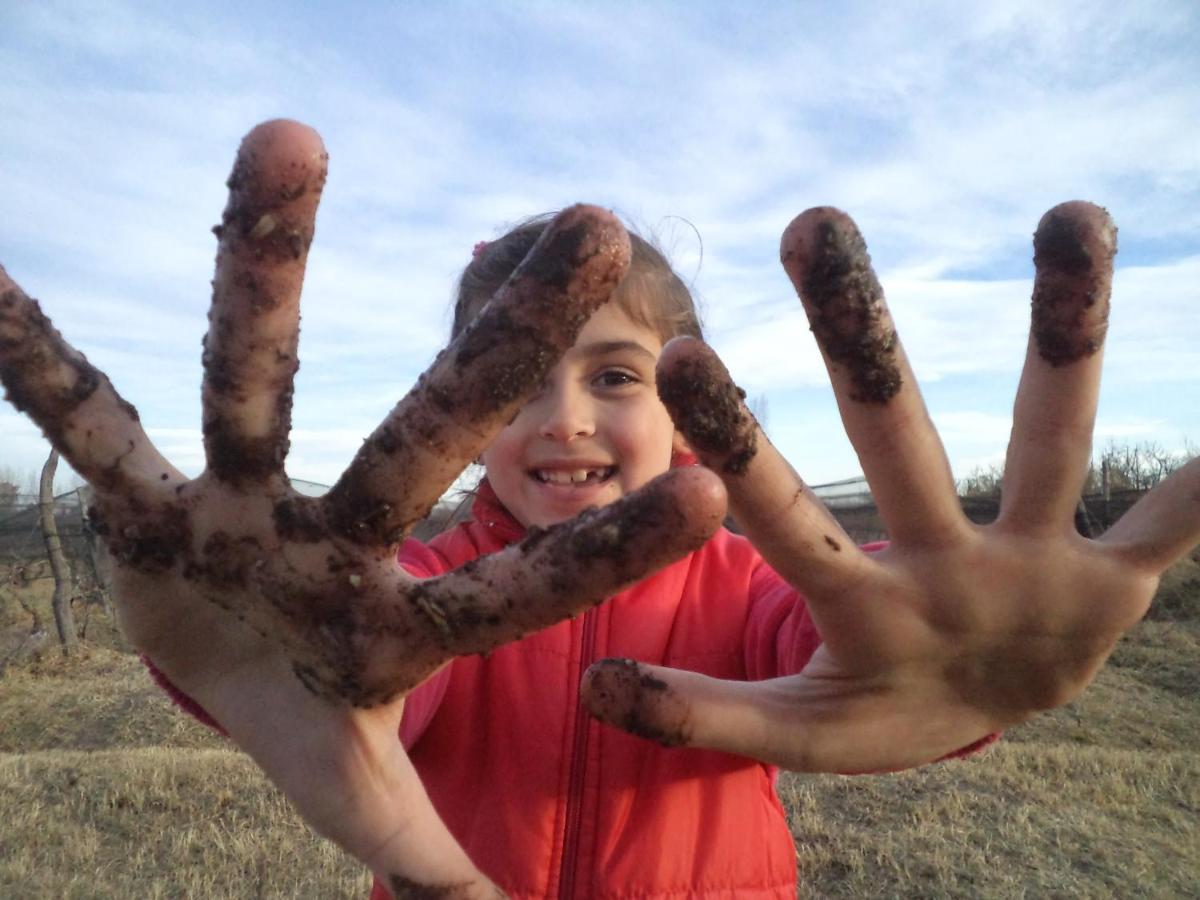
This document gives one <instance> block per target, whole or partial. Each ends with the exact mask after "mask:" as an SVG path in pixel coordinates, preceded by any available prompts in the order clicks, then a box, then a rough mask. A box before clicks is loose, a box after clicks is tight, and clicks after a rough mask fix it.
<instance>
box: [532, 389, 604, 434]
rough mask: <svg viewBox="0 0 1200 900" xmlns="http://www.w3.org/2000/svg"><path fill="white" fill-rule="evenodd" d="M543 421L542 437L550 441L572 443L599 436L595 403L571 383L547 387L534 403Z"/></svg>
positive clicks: (540, 431) (541, 421)
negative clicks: (594, 413) (593, 408)
mask: <svg viewBox="0 0 1200 900" xmlns="http://www.w3.org/2000/svg"><path fill="white" fill-rule="evenodd" d="M534 402H535V404H536V405H537V406H538V407H539V408H538V409H537V413H538V415H539V416H540V417H541V419H540V422H539V424H538V434H539V435H541V436H542V437H543V438H545V439H546V440H550V441H572V440H575V439H576V438H581V437H589V436H591V435H592V434H595V432H596V421H595V416H594V415H593V410H592V402H591V399H590V398H589V397H588V395H587V392H586V391H582V390H580V389H579V388H578V387H577V386H575V385H572V384H570V383H559V384H551V385H547V387H546V389H545V390H544V391H543V392H542V393H541V395H540V396H539V397H538V398H537V400H535V401H534Z"/></svg>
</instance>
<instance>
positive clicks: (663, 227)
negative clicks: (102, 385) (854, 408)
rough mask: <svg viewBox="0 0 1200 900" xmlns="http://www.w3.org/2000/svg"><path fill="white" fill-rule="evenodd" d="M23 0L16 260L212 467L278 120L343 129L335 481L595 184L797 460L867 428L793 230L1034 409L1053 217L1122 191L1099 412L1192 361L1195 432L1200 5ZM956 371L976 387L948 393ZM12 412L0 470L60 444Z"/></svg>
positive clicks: (902, 319) (318, 251)
mask: <svg viewBox="0 0 1200 900" xmlns="http://www.w3.org/2000/svg"><path fill="white" fill-rule="evenodd" d="M4 16H5V32H6V40H5V44H4V46H3V47H2V48H0V54H2V57H0V58H2V59H3V61H4V63H5V70H6V73H8V74H7V77H6V78H5V80H4V81H3V83H0V107H2V108H3V109H4V110H5V125H6V140H5V145H4V147H3V148H0V160H2V164H0V196H3V197H4V198H5V199H6V201H7V203H6V206H7V208H8V209H10V210H21V211H22V213H21V216H20V217H17V216H12V215H8V216H4V217H0V247H3V257H4V262H5V264H6V266H7V267H8V269H9V271H10V273H12V274H13V275H14V276H15V277H17V278H18V279H19V280H21V281H22V282H23V283H24V284H25V286H26V287H27V288H29V289H30V290H31V292H33V293H35V294H37V295H39V296H40V297H42V299H43V300H44V301H45V306H46V308H47V310H48V312H50V314H51V315H53V316H54V317H55V319H56V321H57V322H58V323H59V324H60V326H61V327H62V328H63V330H64V332H65V333H66V334H67V336H68V337H69V338H70V339H71V340H73V341H75V342H76V343H78V344H79V345H80V346H81V348H82V349H84V350H85V351H86V352H87V353H88V354H89V357H91V358H92V359H93V360H94V361H96V362H98V363H99V364H101V365H102V366H104V367H105V368H106V369H109V370H111V374H112V375H113V378H114V381H116V383H117V384H118V387H120V388H121V389H122V391H124V392H125V393H126V394H127V395H129V396H130V397H131V399H133V400H134V401H135V402H136V403H137V404H138V406H139V408H140V409H141V410H142V413H143V417H144V419H145V420H146V421H147V422H149V423H151V424H152V425H153V424H154V423H158V424H159V425H163V426H166V427H168V428H169V429H172V430H171V431H164V432H162V433H161V434H160V435H159V439H160V440H161V441H163V442H164V443H166V444H169V445H170V449H171V452H172V453H173V454H175V455H176V457H177V458H178V459H180V460H181V461H182V464H183V465H185V467H188V466H198V465H199V464H200V460H201V457H200V451H199V438H198V434H197V433H196V432H195V431H194V426H195V423H197V422H198V420H199V399H198V396H197V394H196V385H198V383H199V378H200V370H199V365H198V362H199V339H200V335H201V332H202V330H203V328H204V314H205V308H206V304H207V289H208V279H209V278H210V277H211V267H212V260H213V255H214V250H215V241H214V239H213V237H212V236H211V235H210V234H209V233H208V228H209V227H210V226H211V225H212V224H213V223H214V222H216V221H217V219H218V217H219V215H220V211H221V208H222V206H223V204H224V189H223V187H222V182H223V180H224V178H225V176H226V174H227V172H228V169H229V166H230V164H231V161H232V157H233V152H234V150H235V148H236V144H237V141H238V140H239V138H240V136H241V134H242V133H244V132H245V131H246V130H247V128H248V127H249V126H250V125H251V124H253V123H254V122H255V121H258V120H260V119H263V118H268V117H272V116H277V115H288V116H292V117H296V118H301V119H304V120H306V121H309V122H311V123H312V124H314V125H316V126H317V127H318V128H319V129H320V130H321V132H322V134H323V136H324V137H325V140H326V143H327V146H328V147H329V150H330V153H331V175H330V181H329V185H328V188H327V191H326V197H325V201H324V204H323V207H322V210H321V213H320V217H319V220H318V235H317V242H316V244H315V245H314V249H313V254H312V257H311V262H310V271H309V274H308V278H307V283H306V290H305V304H304V331H303V336H302V344H301V352H302V368H301V374H300V378H299V381H298V392H297V407H296V421H297V424H298V425H299V426H300V427H301V429H302V431H301V432H298V433H297V435H296V436H295V438H294V441H293V444H294V450H293V454H292V459H293V471H294V472H296V474H298V475H303V474H306V473H318V474H319V478H318V477H317V475H313V474H310V475H309V477H314V478H315V479H316V480H327V479H329V478H330V477H331V473H332V474H336V469H337V468H340V466H341V465H343V464H344V463H345V461H346V460H347V459H348V458H349V455H352V453H353V450H354V449H355V447H356V446H357V442H358V440H359V439H360V438H361V436H362V434H365V433H366V432H368V431H369V430H370V429H371V428H372V427H373V426H374V424H375V423H376V422H377V421H378V420H379V418H380V417H382V415H383V414H385V413H386V411H387V409H389V408H390V407H391V405H392V403H393V402H394V401H395V400H396V399H397V397H398V395H399V394H400V393H402V392H403V390H404V389H405V388H406V387H407V385H409V384H411V382H412V381H413V380H414V379H415V377H416V375H417V373H418V372H419V370H420V369H421V368H422V367H423V366H424V365H425V364H426V363H427V362H428V361H429V360H430V359H431V358H432V356H433V355H434V353H435V352H436V350H437V349H438V347H439V346H440V344H441V343H442V341H443V340H444V335H445V333H446V330H447V327H448V320H447V313H446V310H447V307H448V304H449V300H450V292H451V287H452V283H453V281H454V278H455V277H456V275H457V273H458V271H459V270H460V269H461V267H462V266H463V265H464V264H465V262H466V260H467V258H468V256H469V252H470V248H471V246H472V245H473V244H474V243H475V241H477V240H480V239H482V238H488V237H491V236H494V235H495V234H496V233H497V229H498V228H500V227H502V226H503V224H504V223H507V222H512V221H515V220H518V219H521V218H524V217H525V216H527V215H530V214H532V213H536V212H541V211H543V210H547V209H552V208H557V207H559V206H562V205H565V204H567V203H571V202H573V201H576V200H589V201H593V202H599V203H604V204H607V205H609V206H612V207H614V208H616V209H618V210H619V211H621V212H622V213H623V214H625V215H626V216H627V217H629V218H630V219H631V220H633V221H634V222H635V223H638V224H640V225H643V226H645V227H646V228H648V229H650V230H655V231H659V232H663V233H664V235H665V238H666V243H667V244H668V245H669V247H670V249H673V250H674V251H675V255H676V258H677V260H678V261H679V266H680V269H681V271H683V272H684V274H685V277H687V278H689V279H693V278H694V284H695V287H696V289H697V292H698V293H699V294H700V295H701V296H702V298H703V300H704V301H705V303H706V306H707V311H708V322H709V328H710V333H711V337H712V341H713V343H714V344H715V345H716V346H717V347H718V349H719V350H720V351H721V352H722V353H723V355H724V356H725V357H726V358H727V360H728V362H729V365H730V368H731V370H733V371H734V373H735V375H736V376H737V377H738V378H739V379H741V380H742V381H743V382H744V383H745V384H746V385H747V387H748V388H749V389H751V390H752V392H754V393H760V394H762V395H763V396H764V397H766V398H767V399H768V401H769V402H770V405H771V408H772V410H773V413H772V417H773V419H776V420H777V421H776V422H775V423H773V424H777V425H778V426H779V428H778V432H776V434H777V441H778V442H779V443H780V446H781V447H783V449H784V450H785V452H787V453H788V454H789V455H795V456H800V455H802V454H808V453H810V452H811V450H812V447H813V446H814V443H815V442H817V441H824V443H823V446H825V447H828V448H831V449H829V450H828V452H826V451H822V452H823V453H824V454H825V455H826V456H827V463H828V465H829V466H830V467H831V469H832V468H833V467H836V466H838V465H841V466H842V467H843V469H844V470H846V469H852V468H853V467H854V460H853V455H852V453H851V452H850V451H849V449H848V447H847V445H845V443H844V441H841V440H840V439H839V440H833V439H829V440H825V439H822V438H820V437H819V436H818V435H820V434H825V435H828V434H829V432H830V431H831V430H833V431H836V429H837V422H836V418H833V419H832V420H831V419H830V418H829V416H831V415H832V413H831V407H828V406H822V407H821V408H820V409H816V408H814V407H812V406H810V405H806V404H807V403H808V401H807V400H806V401H805V402H804V403H798V402H797V401H796V398H797V397H798V396H805V397H807V396H808V394H810V393H811V394H813V395H817V394H820V393H821V392H822V391H824V390H826V389H825V387H824V385H825V376H824V374H823V368H822V365H821V362H820V358H819V354H818V353H817V351H816V347H815V345H814V344H813V342H812V339H811V336H810V335H809V334H808V331H807V326H806V324H805V322H804V319H803V315H802V314H801V312H800V309H799V305H798V303H797V301H796V300H795V297H794V294H793V292H792V289H791V286H790V285H789V284H788V283H787V281H786V279H785V278H784V276H783V274H782V271H781V270H780V268H779V265H778V257H777V244H778V238H779V234H780V233H781V231H782V230H783V228H784V227H785V226H786V224H787V223H788V221H789V220H790V219H791V218H792V217H793V216H794V215H795V214H796V213H798V212H799V211H801V210H802V209H803V208H805V207H807V206H811V205H815V204H819V203H834V204H836V205H839V206H842V207H843V208H846V209H848V210H849V211H851V212H852V213H853V215H854V216H855V217H856V219H857V221H858V222H859V223H860V225H861V226H862V228H863V231H864V233H865V235H866V237H867V239H868V242H869V244H870V246H871V249H872V253H873V256H874V259H875V261H876V264H877V267H878V269H879V272H880V274H881V277H882V279H883V281H884V284H885V287H886V288H887V290H888V293H889V297H890V298H891V302H892V306H893V310H894V313H895V317H896V320H897V323H898V324H899V326H900V329H901V334H902V337H903V339H904V341H905V345H906V347H907V349H908V352H909V354H910V356H911V358H912V360H913V364H914V367H915V369H916V372H917V374H918V377H919V378H920V379H921V380H922V381H923V382H924V383H926V384H927V385H928V386H930V391H929V394H930V396H931V399H932V400H933V401H935V402H938V403H946V404H948V405H947V406H945V407H942V409H941V410H939V411H935V419H937V421H939V422H940V423H943V424H944V425H945V426H946V427H947V428H948V429H950V430H951V431H953V430H954V429H955V427H956V426H955V424H954V423H955V422H969V421H971V420H970V418H969V417H970V416H971V415H972V414H975V415H979V416H983V417H985V418H984V420H981V421H987V422H994V421H996V417H1002V416H1003V415H1004V414H1005V412H1004V411H1005V409H1006V407H1007V406H1010V405H1011V396H1007V397H1006V396H1005V394H1006V393H1008V392H1009V391H1010V390H1011V385H1012V383H1013V382H1014V380H1015V372H1016V371H1017V370H1018V369H1019V367H1020V363H1021V356H1022V354H1023V352H1024V344H1025V334H1026V331H1027V319H1028V297H1029V289H1030V281H1031V278H1032V267H1031V264H1030V262H1029V256H1030V248H1029V235H1030V233H1031V232H1032V230H1033V228H1034V226H1035V224H1036V222H1037V220H1038V218H1039V216H1040V215H1041V213H1042V212H1043V211H1044V210H1045V209H1046V208H1048V207H1049V206H1051V205H1053V204H1054V203H1056V202H1059V201H1061V200H1064V199H1069V198H1073V197H1087V198H1091V199H1095V200H1097V201H1099V202H1102V203H1104V204H1105V205H1107V206H1108V207H1109V208H1110V210H1111V211H1112V212H1113V214H1114V217H1115V218H1116V219H1117V222H1118V224H1119V225H1120V226H1121V229H1122V232H1121V240H1122V247H1123V249H1122V253H1121V255H1120V256H1119V257H1118V263H1119V265H1120V266H1121V267H1122V268H1121V270H1120V272H1119V274H1118V277H1117V282H1116V305H1115V307H1114V314H1113V322H1112V338H1111V341H1110V346H1109V351H1108V357H1109V376H1108V384H1109V388H1110V395H1112V396H1114V397H1115V399H1114V401H1113V402H1114V403H1115V404H1116V405H1115V406H1102V409H1101V424H1102V426H1103V427H1105V428H1111V427H1114V426H1113V425H1112V423H1113V422H1122V421H1125V422H1133V421H1136V417H1135V416H1134V415H1133V414H1132V411H1133V410H1135V409H1137V407H1138V401H1137V397H1138V396H1139V395H1138V391H1139V390H1144V391H1145V392H1149V393H1153V392H1155V390H1156V385H1157V384H1162V383H1167V382H1169V384H1170V385H1171V388H1170V390H1169V391H1166V392H1160V393H1169V394H1170V395H1171V396H1169V397H1158V398H1157V399H1155V401H1154V403H1153V404H1152V405H1153V407H1154V409H1153V415H1151V416H1148V417H1147V418H1146V422H1148V423H1150V425H1148V426H1147V427H1149V428H1150V429H1151V430H1150V431H1149V432H1148V433H1147V435H1148V436H1153V435H1155V434H1168V433H1170V434H1174V435H1179V434H1186V433H1190V434H1195V433H1197V432H1200V427H1198V426H1200V422H1197V420H1196V416H1195V413H1194V411H1193V406H1194V404H1193V405H1188V404H1187V402H1186V398H1187V397H1188V396H1195V393H1196V391H1197V389H1198V388H1200V381H1198V379H1200V376H1198V375H1197V374H1195V373H1197V372H1200V354H1198V353H1197V351H1196V350H1195V348H1194V346H1193V344H1192V340H1191V338H1192V337H1194V336H1195V335H1197V334H1200V312H1198V310H1200V288H1198V287H1197V285H1200V278H1198V276H1200V262H1198V260H1200V202H1198V201H1200V158H1198V157H1197V154H1196V150H1195V148H1196V147H1197V146H1200V115H1198V114H1197V113H1198V112H1200V83H1198V80H1197V79H1196V78H1195V74H1196V71H1195V47H1196V46H1198V45H1200V12H1198V11H1197V9H1196V8H1195V6H1194V4H1192V3H1189V2H1186V0H1179V2H1159V3H1156V4H1151V5H1150V6H1149V7H1148V6H1147V5H1146V4H1139V5H1136V6H1129V5H1127V4H1118V3H1116V2H1103V3H1084V2H1068V3H1061V4H1054V5H1052V6H1049V7H1047V6H1046V5H1045V4H1043V3H1035V2H1028V3H1025V2H1016V3H1014V2H1008V0H1006V2H994V3H982V4H973V5H971V6H970V7H969V8H967V7H964V6H962V5H961V4H953V3H944V4H923V5H922V6H921V8H920V10H914V9H912V8H910V7H905V8H904V9H900V8H896V9H894V10H893V9H880V8H878V5H877V4H854V3H851V4H844V5H842V6H840V7H838V8H837V9H831V8H829V7H828V5H826V4H819V5H818V4H807V3H802V4H793V5H788V6H779V5H767V4H754V3H751V4H741V5H738V6H737V7H726V6H720V5H715V4H714V5H706V4H702V5H700V6H699V7H697V6H694V5H693V6H688V7H686V8H685V7H683V6H682V5H680V6H672V5H634V4H625V5H618V6H615V7H614V6H612V5H608V6H603V7H600V6H590V5H574V4H572V5H567V4H557V5H551V4H543V3H532V2H531V3H521V4H515V5H504V6H502V7H488V6H480V5H478V4H446V5H436V6H427V7H412V6H406V7H405V8H404V9H402V10H401V9H397V8H394V7H393V6H392V5H390V4H383V3H378V4H365V5H356V6H355V7H354V8H353V9H352V10H351V9H347V10H339V11H336V12H334V11H327V10H325V9H324V8H313V9H309V10H304V11H301V10H298V9H294V8H288V9H286V10H284V9H282V8H280V9H275V10H256V9H255V8H251V7H247V8H244V9H239V10H237V12H236V14H235V13H234V12H224V13H222V12H219V11H215V10H205V11H190V10H188V9H186V8H179V9H173V10H172V11H171V13H170V15H169V16H168V15H164V14H163V13H162V12H161V11H159V10H158V9H157V8H156V7H154V6H152V5H147V4H142V3H132V2H131V3H120V2H106V3H103V4H99V3H97V4H67V3H53V2H48V3H43V4H38V5H36V6H35V5H30V4H25V5H19V6H18V8H17V9H15V10H11V11H6V12H5V14H4ZM673 216H677V217H682V219H686V221H687V223H690V225H689V226H688V227H680V226H679V224H678V223H679V222H680V221H681V220H677V219H672V218H671V217H673ZM691 225H694V227H695V233H693V232H692V231H691V229H690V226H691ZM697 235H698V238H697ZM701 246H702V247H703V255H702V258H701V255H700V252H699V251H700V247H701ZM148 359H149V360H152V366H153V370H154V377H153V378H152V379H150V378H147V377H146V369H147V364H146V360H148ZM963 384H970V385H971V386H972V389H973V390H975V396H974V397H972V396H971V394H970V392H967V391H965V390H963V389H961V387H959V388H958V389H955V390H952V389H951V386H952V385H959V386H961V385H963ZM1114 385H1115V386H1117V388H1118V389H1117V390H1116V391H1112V388H1113V386H1114ZM1140 396H1143V397H1144V396H1145V394H1142V395H1140ZM1142 405H1143V406H1145V403H1144V401H1143V403H1142ZM785 414H786V415H785ZM792 415H798V416H810V417H811V419H810V420H808V421H807V422H796V421H795V420H793V419H792V418H791V416H792ZM5 416H6V418H4V419H2V420H0V423H2V424H4V425H5V426H8V425H9V424H10V423H13V422H14V421H15V419H14V418H13V416H12V415H11V413H5ZM948 416H949V418H948ZM954 417H965V418H959V419H956V418H954ZM976 426H978V427H976V428H975V429H974V433H975V434H976V435H979V434H983V433H986V434H988V435H989V440H996V439H997V438H996V437H995V435H994V434H993V431H994V429H991V428H990V427H989V428H983V427H982V426H980V424H979V422H976ZM14 428H15V426H14ZM14 428H9V427H6V428H5V431H4V434H3V437H0V462H3V461H4V459H14V460H21V461H22V462H20V463H19V464H20V465H31V464H32V463H30V462H29V460H32V459H34V458H35V457H36V456H38V455H40V451H38V452H37V453H33V452H32V451H31V448H33V447H35V445H36V438H31V437H29V432H28V430H27V429H25V430H20V429H18V430H14ZM178 429H184V430H183V431H178ZM188 429H193V430H188ZM971 430H972V429H970V428H967V429H966V431H971ZM18 434H19V435H23V436H20V437H13V436H11V435H18ZM947 442H948V444H952V443H953V442H952V441H951V440H948V441H947ZM954 446H955V447H958V448H959V449H955V450H952V455H953V454H954V453H956V452H957V453H962V454H965V455H964V457H963V458H964V459H966V458H967V457H968V456H969V458H971V459H984V458H990V457H989V454H992V455H994V454H995V452H996V450H995V449H994V447H993V448H992V449H988V448H986V447H982V446H973V447H967V446H966V445H965V444H963V445H961V446H960V445H958V444H954ZM832 448H836V449H832ZM839 461H840V462H839ZM300 469H303V470H304V471H300ZM839 474H848V472H845V471H843V472H842V473H836V472H834V473H832V474H831V476H830V477H838V475H839Z"/></svg>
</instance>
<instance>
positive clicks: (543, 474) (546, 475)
mask: <svg viewBox="0 0 1200 900" xmlns="http://www.w3.org/2000/svg"><path fill="white" fill-rule="evenodd" d="M611 471H612V469H611V468H609V469H571V470H567V469H538V470H537V473H536V474H537V477H538V480H539V481H544V482H546V483H548V484H582V483H583V482H585V481H587V480H588V479H589V478H596V479H600V478H604V477H606V476H607V475H608V473H609V472H611Z"/></svg>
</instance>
